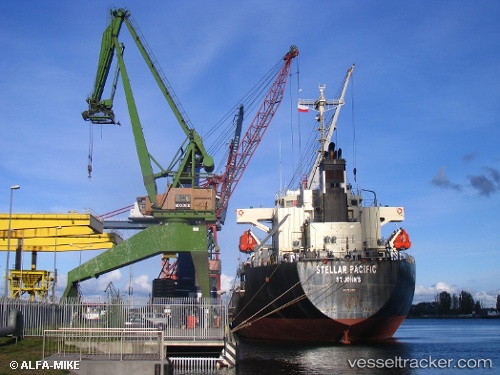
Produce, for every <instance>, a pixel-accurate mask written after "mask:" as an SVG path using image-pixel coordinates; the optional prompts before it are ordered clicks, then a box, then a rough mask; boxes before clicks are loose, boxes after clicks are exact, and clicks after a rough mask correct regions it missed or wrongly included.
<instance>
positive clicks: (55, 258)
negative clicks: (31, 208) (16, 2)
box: [52, 226, 62, 303]
mask: <svg viewBox="0 0 500 375" xmlns="http://www.w3.org/2000/svg"><path fill="white" fill-rule="evenodd" d="M61 228H62V227H61V226H58V227H56V235H55V237H54V281H53V282H52V302H53V303H56V288H57V267H56V261H57V231H58V230H59V229H61Z"/></svg>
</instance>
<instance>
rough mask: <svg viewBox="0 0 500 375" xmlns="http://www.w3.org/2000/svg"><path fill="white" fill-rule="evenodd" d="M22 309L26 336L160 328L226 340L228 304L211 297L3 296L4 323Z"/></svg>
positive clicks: (174, 334) (185, 336)
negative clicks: (51, 300) (37, 298)
mask: <svg viewBox="0 0 500 375" xmlns="http://www.w3.org/2000/svg"><path fill="white" fill-rule="evenodd" d="M12 310H19V311H21V313H22V315H23V320H24V336H39V337H41V336H43V334H44V331H46V330H58V329H60V328H75V329H76V328H77V329H110V328H115V329H123V328H137V329H142V330H146V329H157V330H160V331H163V332H164V335H165V337H167V338H169V339H173V340H194V341H196V340H223V339H224V336H225V333H226V327H227V323H228V317H227V303H226V301H223V300H214V299H210V298H199V299H196V298H165V299H155V300H153V301H151V300H145V299H143V300H142V301H141V300H139V299H137V298H136V299H135V300H134V301H133V302H129V301H122V300H120V299H116V298H111V299H109V300H103V299H94V300H83V301H81V300H79V299H61V300H60V301H59V302H58V303H49V302H31V301H28V300H23V299H9V298H5V297H4V298H0V326H3V327H5V326H7V324H8V319H9V314H10V312H11V311H12Z"/></svg>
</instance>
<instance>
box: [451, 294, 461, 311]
mask: <svg viewBox="0 0 500 375" xmlns="http://www.w3.org/2000/svg"><path fill="white" fill-rule="evenodd" d="M459 308H460V304H459V303H458V296H457V295H456V294H453V296H452V297H451V312H452V313H453V314H458V311H459Z"/></svg>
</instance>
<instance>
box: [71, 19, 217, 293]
mask: <svg viewBox="0 0 500 375" xmlns="http://www.w3.org/2000/svg"><path fill="white" fill-rule="evenodd" d="M123 23H125V25H126V26H127V29H128V30H129V32H130V34H131V36H132V39H133V40H134V42H135V44H136V46H137V48H138V49H139V51H140V53H141V55H142V57H143V58H144V60H145V62H146V64H147V66H148V67H149V70H150V72H151V73H152V74H153V77H154V78H155V81H156V83H157V84H158V86H159V88H160V90H161V92H162V93H163V95H164V97H165V99H166V100H167V102H168V104H169V106H170V108H171V109H172V111H173V113H174V115H175V118H176V119H177V121H178V123H179V125H180V126H181V128H182V130H183V131H184V133H185V135H186V140H185V141H184V142H183V143H182V145H181V146H180V148H179V150H178V151H177V153H176V154H175V156H174V159H173V160H172V162H171V163H170V165H169V166H168V167H167V168H163V167H162V166H161V165H160V164H159V162H158V161H157V160H156V159H155V158H154V157H153V156H152V155H151V154H150V153H149V151H148V148H147V145H146V140H145V138H144V133H143V130H142V125H141V122H140V119H139V114H138V111H137V106H136V103H135V99H134V95H133V92H132V86H131V84H130V80H129V76H128V72H127V68H126V66H125V61H124V58H123V52H124V45H123V44H122V43H121V42H120V41H119V39H118V37H119V34H120V30H121V27H122V25H123ZM137 30H138V28H137V27H134V25H133V22H132V19H131V15H130V12H129V11H128V10H124V9H116V10H112V11H111V20H110V24H109V26H108V27H107V28H106V29H105V31H104V33H103V36H102V43H101V51H100V56H99V63H98V68H97V74H96V79H95V83H94V90H93V93H92V95H91V96H90V97H89V98H87V103H88V109H87V110H86V111H84V112H83V113H82V117H83V118H84V119H85V120H86V121H90V122H92V123H94V124H116V123H117V122H116V121H115V115H114V112H113V99H114V95H115V92H116V87H117V83H118V79H119V78H120V77H121V81H122V84H123V88H124V91H125V98H126V101H127V106H128V111H129V114H130V122H131V126H132V131H133V135H134V141H135V146H136V151H137V155H138V158H139V164H140V168H141V172H142V176H143V181H144V186H145V188H146V192H147V196H146V197H139V198H138V203H139V207H140V209H141V212H142V213H143V214H145V215H151V216H153V217H154V218H155V219H156V221H157V223H158V225H155V226H151V227H148V228H147V229H145V230H143V231H142V232H140V233H138V234H136V235H134V236H132V237H130V238H129V239H128V240H126V241H124V242H122V243H120V244H119V245H116V246H114V247H113V248H112V249H109V250H108V251H106V252H104V253H102V254H100V255H98V256H96V257H94V258H93V259H91V260H89V261H88V262H86V263H84V264H82V265H80V266H79V267H77V268H75V269H73V270H71V271H70V272H69V273H68V284H67V287H66V290H65V292H64V296H78V283H79V282H80V281H83V280H86V279H90V278H93V277H99V275H102V274H104V273H107V272H110V271H113V270H115V269H118V268H121V267H123V266H126V265H129V264H132V263H135V262H138V261H141V260H144V259H147V258H150V257H152V256H155V255H158V254H162V253H163V254H183V255H184V256H186V255H187V256H188V258H189V259H190V260H192V264H193V268H194V274H193V275H192V279H193V280H195V279H196V281H197V283H198V284H199V287H200V289H201V292H202V294H203V296H205V297H208V296H209V294H210V285H209V268H208V259H207V231H206V225H207V224H210V223H214V222H215V201H216V197H215V190H214V189H213V188H211V187H209V188H201V187H199V186H198V181H199V179H200V178H201V177H203V176H202V172H201V170H202V169H203V170H204V171H205V173H206V174H210V173H211V172H212V171H213V170H214V161H213V158H212V157H211V156H210V155H208V153H207V152H206V150H205V147H204V145H203V142H202V140H201V138H200V136H199V135H198V134H197V132H196V131H195V129H194V128H193V127H192V126H190V124H189V121H188V120H187V116H186V115H185V113H184V111H183V109H182V107H181V106H180V104H179V103H178V102H177V100H176V98H175V94H174V93H173V90H172V89H171V87H170V86H169V84H168V81H167V80H166V79H165V78H164V77H163V74H162V72H161V70H160V69H159V65H158V64H156V63H155V61H154V60H153V58H152V56H153V55H152V53H150V52H149V51H148V48H147V44H146V43H145V42H144V41H143V40H142V38H141V36H140V35H139V33H138V32H137ZM115 57H116V59H117V66H116V70H115V73H114V79H113V83H112V88H111V95H110V97H109V98H108V99H103V98H102V96H103V92H104V89H105V86H106V82H107V80H108V76H109V73H110V70H111V65H112V62H113V58H115ZM153 165H155V166H156V167H157V169H159V172H154V171H153ZM165 177H169V178H171V183H170V184H169V187H168V189H167V192H166V193H164V194H158V189H157V185H156V180H157V179H159V178H165ZM205 177H206V176H205Z"/></svg>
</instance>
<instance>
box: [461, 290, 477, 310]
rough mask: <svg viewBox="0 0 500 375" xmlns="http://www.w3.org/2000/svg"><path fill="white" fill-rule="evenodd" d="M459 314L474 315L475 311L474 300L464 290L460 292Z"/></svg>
mask: <svg viewBox="0 0 500 375" xmlns="http://www.w3.org/2000/svg"><path fill="white" fill-rule="evenodd" d="M458 303H459V305H460V307H459V313H460V314H472V310H474V305H475V303H474V298H472V295H471V294H470V293H469V292H466V291H465V290H462V291H461V292H460V296H459V297H458Z"/></svg>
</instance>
